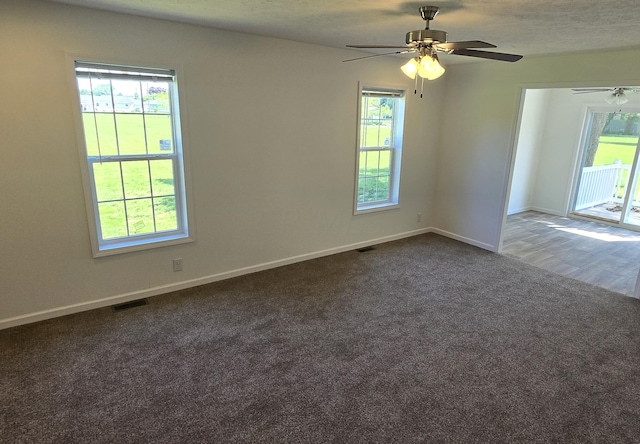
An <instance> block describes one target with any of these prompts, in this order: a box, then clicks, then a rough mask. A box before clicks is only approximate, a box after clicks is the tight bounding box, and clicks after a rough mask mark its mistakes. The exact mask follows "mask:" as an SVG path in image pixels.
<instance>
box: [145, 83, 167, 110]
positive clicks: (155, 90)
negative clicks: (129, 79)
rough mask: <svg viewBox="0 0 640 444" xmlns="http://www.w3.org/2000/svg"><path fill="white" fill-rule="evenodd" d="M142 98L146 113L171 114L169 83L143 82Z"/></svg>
mask: <svg viewBox="0 0 640 444" xmlns="http://www.w3.org/2000/svg"><path fill="white" fill-rule="evenodd" d="M142 94H143V96H142V98H143V107H144V112H145V113H158V114H169V112H170V110H171V107H170V101H169V84H168V83H167V82H142Z"/></svg>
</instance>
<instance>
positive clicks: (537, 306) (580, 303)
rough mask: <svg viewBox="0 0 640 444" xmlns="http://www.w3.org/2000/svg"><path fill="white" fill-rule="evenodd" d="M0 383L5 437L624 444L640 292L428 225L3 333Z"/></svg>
mask: <svg viewBox="0 0 640 444" xmlns="http://www.w3.org/2000/svg"><path fill="white" fill-rule="evenodd" d="M43 296H44V295H43ZM0 375H1V380H0V428H1V430H0V442H7V443H34V442H38V443H40V442H45V443H46V442H56V443H58V442H65V443H72V442H82V443H88V442H91V443H94V442H98V443H100V442H104V443H115V442H117V443H127V442H145V443H149V442H153V443H163V442H171V443H177V442H190V443H193V442H216V443H218V442H314V443H317V442H398V443H410V442H464V443H471V442H515V441H517V442H640V377H639V375H640V301H639V300H636V299H632V298H628V297H624V296H622V295H620V294H616V293H612V292H608V291H607V290H603V289H601V288H598V287H595V286H591V285H589V284H586V283H582V282H579V281H575V280H572V279H570V278H566V277H562V276H559V275H555V274H552V273H550V272H547V271H544V270H541V269H538V268H535V267H533V266H529V265H526V264H523V263H521V262H519V261H517V260H514V259H511V258H508V257H505V256H501V255H497V254H492V253H490V252H487V251H484V250H480V249H477V248H475V247H472V246H469V245H465V244H462V243H459V242H456V241H453V240H449V239H446V238H443V237H440V236H437V235H433V234H429V235H423V236H418V237H414V238H410V239H405V240H401V241H397V242H391V243H387V244H382V245H378V246H376V249H375V250H373V251H369V252H365V253H359V252H355V251H353V252H347V253H342V254H338V255H335V256H330V257H326V258H321V259H316V260H312V261H308V262H304V263H299V264H294V265H290V266H286V267H282V268H278V269H274V270H269V271H265V272H261V273H256V274H252V275H248V276H243V277H239V278H235V279H231V280H228V281H224V282H219V283H216V284H212V285H208V286H203V287H198V288H195V289H191V290H185V291H182V292H179V293H174V294H170V295H165V296H159V297H156V298H152V299H150V300H149V305H147V306H144V307H138V308H133V309H130V310H126V311H120V312H115V311H112V310H111V309H101V310H94V311H91V312H87V313H82V314H77V315H73V316H67V317H64V318H59V319H55V320H50V321H45V322H41V323H37V324H32V325H27V326H22V327H17V328H13V329H9V330H4V331H1V332H0Z"/></svg>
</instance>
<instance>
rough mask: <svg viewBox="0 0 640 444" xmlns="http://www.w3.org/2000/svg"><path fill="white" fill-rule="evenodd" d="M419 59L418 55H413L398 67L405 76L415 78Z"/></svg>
mask: <svg viewBox="0 0 640 444" xmlns="http://www.w3.org/2000/svg"><path fill="white" fill-rule="evenodd" d="M419 60H420V59H418V57H415V58H413V59H411V60H409V61H408V62H407V63H405V64H404V65H402V66H401V67H400V69H401V70H402V72H403V73H405V74H406V76H407V77H409V78H410V79H411V80H413V79H415V78H416V74H417V73H418V67H419Z"/></svg>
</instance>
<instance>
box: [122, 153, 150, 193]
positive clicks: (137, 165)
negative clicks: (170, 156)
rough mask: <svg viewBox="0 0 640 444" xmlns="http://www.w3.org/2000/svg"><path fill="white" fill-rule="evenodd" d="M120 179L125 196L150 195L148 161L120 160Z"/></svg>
mask: <svg viewBox="0 0 640 444" xmlns="http://www.w3.org/2000/svg"><path fill="white" fill-rule="evenodd" d="M122 179H123V182H124V195H125V198H127V199H133V198H136V197H151V184H150V182H149V163H148V161H146V160H136V161H133V162H122Z"/></svg>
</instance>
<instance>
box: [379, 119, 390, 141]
mask: <svg viewBox="0 0 640 444" xmlns="http://www.w3.org/2000/svg"><path fill="white" fill-rule="evenodd" d="M391 123H392V122H391V121H390V120H383V121H382V122H380V132H379V133H378V146H391Z"/></svg>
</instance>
